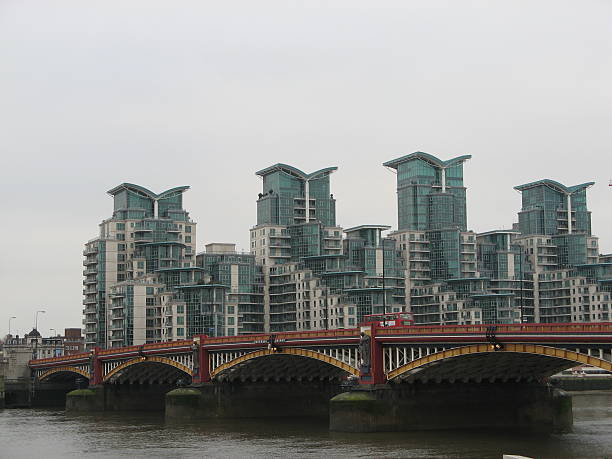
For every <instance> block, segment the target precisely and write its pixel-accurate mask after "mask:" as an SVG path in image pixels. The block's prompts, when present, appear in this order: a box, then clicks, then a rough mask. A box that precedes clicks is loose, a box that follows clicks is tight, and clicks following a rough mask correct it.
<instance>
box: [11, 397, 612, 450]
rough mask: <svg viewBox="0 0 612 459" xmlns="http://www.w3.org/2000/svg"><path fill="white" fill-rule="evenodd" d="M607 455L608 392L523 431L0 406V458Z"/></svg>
mask: <svg viewBox="0 0 612 459" xmlns="http://www.w3.org/2000/svg"><path fill="white" fill-rule="evenodd" d="M502 453H513V454H521V455H525V456H531V457H535V458H538V459H542V458H584V457H612V392H600V393H583V394H576V395H575V396H574V431H573V432H572V433H570V434H565V435H550V436H542V435H526V434H523V433H516V432H504V431H487V432H483V431H476V432H475V431H460V430H456V431H444V432H407V433H375V434H344V433H335V432H329V431H328V429H327V420H326V419H320V420H312V419H310V420H304V419H282V420H260V419H258V420H255V419H241V420H220V421H203V422H188V423H187V422H185V423H182V422H166V421H165V420H164V418H163V415H161V414H153V415H152V414H149V413H147V414H145V413H103V414H95V415H94V414H92V415H79V416H77V415H67V414H65V413H64V412H63V411H51V410H4V411H0V458H20V457H35V456H39V455H40V456H41V457H45V458H71V457H88V458H89V457H93V458H108V457H118V458H126V457H129V458H140V457H146V458H148V459H153V458H166V457H173V458H195V457H240V458H246V457H265V458H270V457H295V458H298V457H299V458H301V457H312V458H318V457H328V458H332V457H333V458H336V457H347V458H349V457H350V458H354V457H407V458H434V457H435V458H439V457H443V458H478V459H481V458H501V455H502Z"/></svg>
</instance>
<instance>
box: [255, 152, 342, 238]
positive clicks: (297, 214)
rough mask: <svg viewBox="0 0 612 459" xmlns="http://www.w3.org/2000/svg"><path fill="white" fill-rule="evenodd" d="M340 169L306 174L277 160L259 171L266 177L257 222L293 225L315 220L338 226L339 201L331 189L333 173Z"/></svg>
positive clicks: (260, 196)
mask: <svg viewBox="0 0 612 459" xmlns="http://www.w3.org/2000/svg"><path fill="white" fill-rule="evenodd" d="M336 169H337V168H336V167H329V168H326V169H321V170H319V171H316V172H313V173H311V174H306V173H304V172H302V171H301V170H299V169H296V168H295V167H292V166H288V165H286V164H275V165H274V166H271V167H268V168H266V169H262V170H261V171H259V172H257V175H258V176H260V177H262V179H263V192H262V193H260V194H259V199H258V200H257V225H282V226H289V225H294V224H299V223H307V222H309V221H312V220H315V221H318V222H320V223H322V224H323V225H324V226H335V225H336V201H335V199H334V198H333V196H332V195H331V193H330V183H329V175H330V174H331V173H332V172H334V171H335V170H336Z"/></svg>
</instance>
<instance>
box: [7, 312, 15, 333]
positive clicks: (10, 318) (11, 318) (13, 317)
mask: <svg viewBox="0 0 612 459" xmlns="http://www.w3.org/2000/svg"><path fill="white" fill-rule="evenodd" d="M16 318H17V317H15V316H12V317H9V332H8V334H9V336H10V335H11V320H13V319H16Z"/></svg>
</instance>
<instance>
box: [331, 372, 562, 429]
mask: <svg viewBox="0 0 612 459" xmlns="http://www.w3.org/2000/svg"><path fill="white" fill-rule="evenodd" d="M572 422H573V421H572V401H571V397H570V396H569V395H568V394H566V393H565V392H563V391H561V390H559V389H555V388H553V387H551V386H545V385H528V384H512V383H499V384H497V383H474V384H469V383H465V384H399V385H392V384H386V385H373V386H359V387H357V388H355V389H353V390H352V391H351V392H345V393H342V394H340V395H337V396H336V397H334V398H332V400H331V402H330V430H333V431H340V432H390V431H412V430H442V429H456V428H457V427H458V426H459V427H461V428H466V429H476V428H478V429H481V428H484V429H486V428H508V429H525V430H530V431H536V432H564V431H568V430H570V429H571V427H572Z"/></svg>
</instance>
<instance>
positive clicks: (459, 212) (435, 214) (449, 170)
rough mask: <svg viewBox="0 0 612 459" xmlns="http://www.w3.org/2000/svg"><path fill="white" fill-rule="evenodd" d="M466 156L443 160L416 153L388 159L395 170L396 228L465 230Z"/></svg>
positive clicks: (467, 156)
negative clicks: (464, 178) (464, 183)
mask: <svg viewBox="0 0 612 459" xmlns="http://www.w3.org/2000/svg"><path fill="white" fill-rule="evenodd" d="M469 158H470V156H469V155H466V156H459V157H456V158H453V159H450V160H448V161H442V160H440V159H439V158H436V157H435V156H433V155H430V154H428V153H423V152H415V153H411V154H409V155H406V156H402V157H401V158H398V159H395V160H392V161H387V162H386V163H384V166H387V167H390V168H392V169H395V170H396V171H397V209H398V230H399V231H402V230H420V231H425V230H433V229H442V228H451V227H452V228H457V229H459V230H461V231H466V230H467V212H466V192H465V187H464V186H463V162H464V161H466V160H468V159H469Z"/></svg>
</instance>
